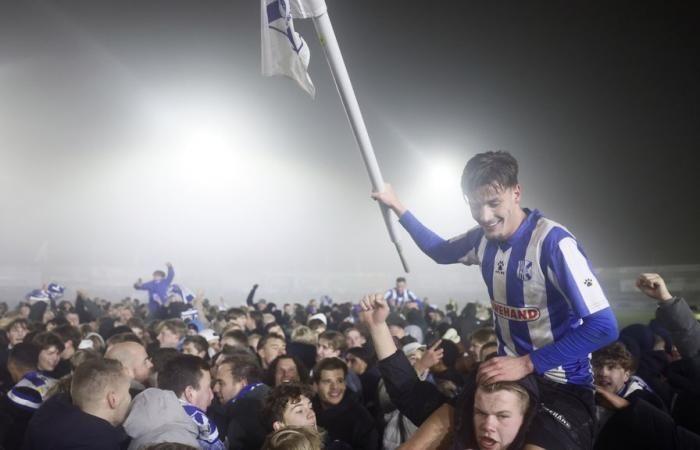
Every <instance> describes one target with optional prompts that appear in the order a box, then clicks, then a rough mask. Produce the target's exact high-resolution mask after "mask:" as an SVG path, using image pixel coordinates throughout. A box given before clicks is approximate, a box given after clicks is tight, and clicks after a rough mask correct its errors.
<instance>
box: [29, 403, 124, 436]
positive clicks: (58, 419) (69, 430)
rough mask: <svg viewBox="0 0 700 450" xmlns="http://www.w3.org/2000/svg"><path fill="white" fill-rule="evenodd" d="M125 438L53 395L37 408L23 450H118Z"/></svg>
mask: <svg viewBox="0 0 700 450" xmlns="http://www.w3.org/2000/svg"><path fill="white" fill-rule="evenodd" d="M127 440H128V437H127V436H126V434H125V433H124V431H123V430H122V429H121V428H115V427H113V426H112V425H110V424H109V423H108V422H106V421H105V420H102V419H100V418H99V417H96V416H93V415H90V414H86V413H84V412H82V411H81V410H80V409H78V408H77V407H76V406H73V405H72V404H71V403H70V402H69V401H68V400H67V398H66V397H65V396H62V395H56V396H54V397H52V398H50V399H49V400H47V401H46V402H44V404H43V405H42V406H41V408H39V410H38V411H37V412H36V413H35V414H34V417H32V420H31V421H30V422H29V427H28V428H27V434H26V439H25V442H24V447H22V448H23V450H54V449H55V450H71V449H76V450H77V449H80V450H88V449H89V450H120V449H122V448H125V444H126V442H127Z"/></svg>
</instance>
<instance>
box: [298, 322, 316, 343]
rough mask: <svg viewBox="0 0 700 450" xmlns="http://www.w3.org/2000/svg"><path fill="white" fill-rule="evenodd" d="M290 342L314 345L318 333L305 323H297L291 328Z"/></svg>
mask: <svg viewBox="0 0 700 450" xmlns="http://www.w3.org/2000/svg"><path fill="white" fill-rule="evenodd" d="M292 342H301V343H303V344H309V345H313V346H314V347H315V346H316V344H318V335H317V334H316V333H314V332H313V331H312V330H311V328H309V327H307V326H306V325H299V326H298V327H296V328H295V329H293V330H292Z"/></svg>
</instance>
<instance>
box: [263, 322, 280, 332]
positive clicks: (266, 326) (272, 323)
mask: <svg viewBox="0 0 700 450" xmlns="http://www.w3.org/2000/svg"><path fill="white" fill-rule="evenodd" d="M274 327H280V328H282V325H280V324H278V323H277V322H270V323H268V324H267V325H265V326H264V327H263V331H264V332H265V334H269V333H270V329H272V328H274ZM278 334H279V333H278Z"/></svg>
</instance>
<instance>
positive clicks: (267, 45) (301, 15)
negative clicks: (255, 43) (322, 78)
mask: <svg viewBox="0 0 700 450" xmlns="http://www.w3.org/2000/svg"><path fill="white" fill-rule="evenodd" d="M324 12H326V4H325V1H324V0H261V22H262V23H261V33H260V37H261V46H262V73H263V75H265V76H273V75H284V76H287V77H289V78H291V79H293V80H294V81H296V82H297V84H298V85H299V87H301V88H302V89H303V90H305V91H306V92H307V93H308V94H309V95H310V96H311V97H312V98H313V97H314V96H315V95H316V88H315V87H314V84H313V82H312V81H311V77H310V76H309V73H308V67H309V59H310V57H311V54H310V52H309V46H308V45H307V44H306V42H305V41H304V39H303V38H302V37H301V35H300V34H299V33H297V32H296V31H294V20H293V19H306V18H309V17H317V16H319V15H321V14H323V13H324Z"/></svg>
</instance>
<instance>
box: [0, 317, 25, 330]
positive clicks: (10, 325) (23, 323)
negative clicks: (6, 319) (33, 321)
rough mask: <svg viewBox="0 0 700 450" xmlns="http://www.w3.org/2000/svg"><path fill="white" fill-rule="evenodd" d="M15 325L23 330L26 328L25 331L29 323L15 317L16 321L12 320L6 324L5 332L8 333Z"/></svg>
mask: <svg viewBox="0 0 700 450" xmlns="http://www.w3.org/2000/svg"><path fill="white" fill-rule="evenodd" d="M17 325H20V326H22V327H23V328H26V329H27V330H28V329H29V321H28V320H27V319H24V318H22V317H17V318H16V319H13V320H12V322H10V323H8V324H7V326H6V327H5V331H6V332H9V331H10V330H11V329H12V327H16V326H17Z"/></svg>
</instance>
